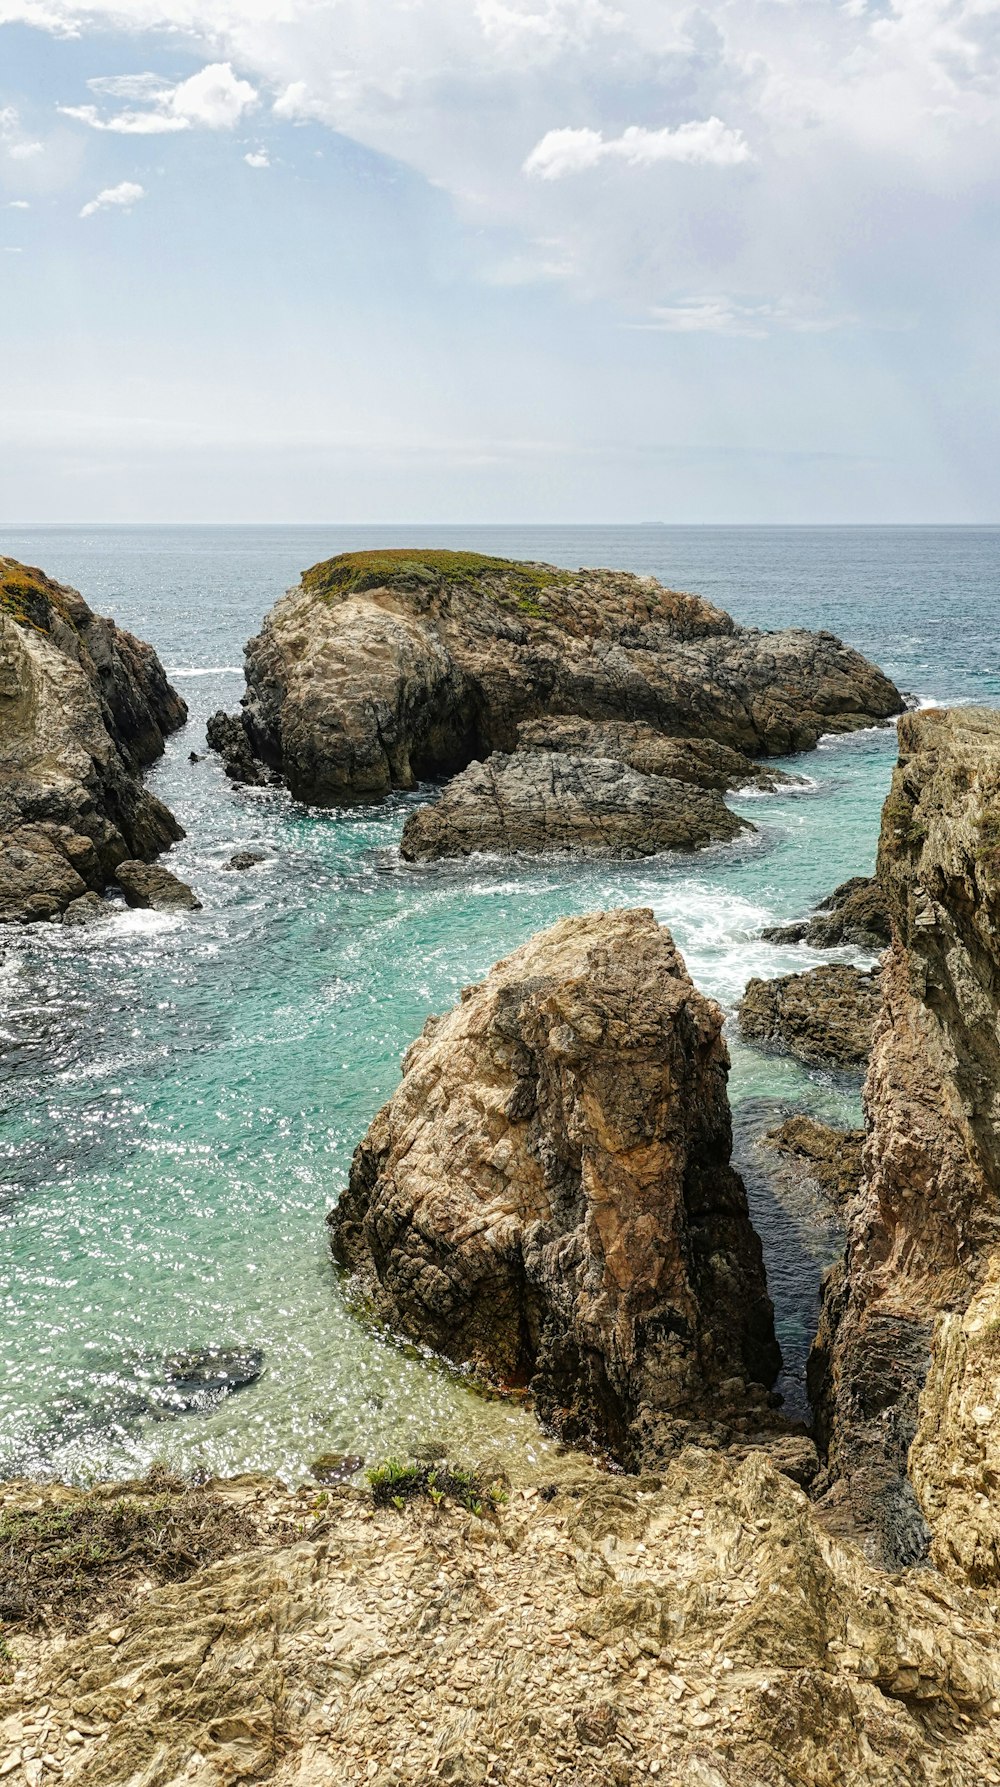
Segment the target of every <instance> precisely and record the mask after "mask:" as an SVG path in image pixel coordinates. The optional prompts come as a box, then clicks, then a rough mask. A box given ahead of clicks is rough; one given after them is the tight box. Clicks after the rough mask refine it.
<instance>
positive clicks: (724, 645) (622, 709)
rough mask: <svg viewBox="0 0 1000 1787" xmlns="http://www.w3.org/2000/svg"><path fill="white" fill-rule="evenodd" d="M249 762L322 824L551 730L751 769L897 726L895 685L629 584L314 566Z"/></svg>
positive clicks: (253, 706)
mask: <svg viewBox="0 0 1000 1787" xmlns="http://www.w3.org/2000/svg"><path fill="white" fill-rule="evenodd" d="M246 674H247V693H246V696H245V698H244V705H243V709H242V712H241V714H240V715H239V717H238V725H239V729H240V732H241V734H242V739H241V738H239V737H237V735H236V734H234V733H232V732H231V730H229V729H227V728H226V727H225V725H224V719H225V717H223V720H220V721H217V722H213V723H212V729H211V737H212V738H213V741H215V742H217V743H218V745H219V746H220V747H221V748H222V750H223V754H224V755H225V756H226V757H227V760H228V761H229V762H230V763H231V764H232V765H233V766H234V768H233V772H232V773H234V774H240V775H242V774H243V773H244V769H243V768H242V767H241V766H245V763H246V751H247V750H249V752H250V754H251V757H252V758H253V759H254V760H256V761H257V762H259V763H262V764H264V765H266V766H267V767H268V768H270V769H272V770H276V771H279V772H280V773H281V775H282V777H283V778H284V780H285V782H286V783H287V785H288V787H289V788H290V790H291V792H292V793H293V794H294V795H295V796H296V797H297V798H298V799H301V800H306V801H310V802H315V803H318V804H320V805H335V804H337V803H339V802H349V801H357V800H371V799H377V798H379V797H381V796H382V795H384V794H386V793H387V792H388V791H389V789H390V788H412V787H413V786H414V785H415V783H416V782H417V781H418V780H421V779H423V778H427V777H441V776H445V775H451V774H454V773H455V772H456V771H458V770H461V769H463V768H465V767H466V765H467V764H469V763H470V762H471V761H472V760H473V759H474V758H482V757H486V756H488V755H489V754H490V752H492V751H505V752H506V751H511V750H513V749H515V747H516V744H517V732H518V727H519V725H520V724H521V723H522V722H524V721H528V720H538V719H540V718H542V717H543V716H551V715H577V716H580V717H582V718H585V719H590V720H597V721H621V720H627V721H639V722H642V723H644V724H646V725H649V726H651V727H652V728H653V729H655V730H656V731H658V732H661V733H665V734H667V735H669V736H670V737H693V738H702V739H711V740H715V741H716V742H718V743H720V744H724V745H727V746H729V747H730V748H732V749H733V750H735V751H737V752H741V753H745V754H747V755H750V756H780V755H782V754H784V753H786V752H789V751H795V750H806V749H809V748H810V747H811V746H813V745H815V744H816V742H817V740H818V739H819V738H820V736H821V735H822V734H823V733H824V732H832V731H850V730H852V729H853V728H855V727H857V726H860V725H870V724H871V722H872V721H873V720H878V719H883V718H887V717H889V716H890V715H892V714H895V713H898V712H899V711H900V710H901V708H902V705H903V702H902V697H901V696H900V694H899V691H898V690H897V689H896V688H895V687H894V685H893V684H892V683H891V682H889V680H888V678H886V677H885V676H883V675H882V673H881V671H879V670H877V669H876V668H875V667H874V666H873V665H871V664H869V663H868V662H867V661H866V660H865V659H864V658H862V657H861V656H860V655H859V654H858V653H857V652H854V651H851V650H849V649H848V648H847V647H845V646H844V645H842V644H841V642H840V641H839V640H837V639H835V638H834V636H833V635H832V634H830V633H808V632H805V631H802V630H800V629H788V630H786V631H784V632H781V633H759V632H757V631H755V630H751V629H747V628H740V627H737V626H736V625H735V624H734V622H733V621H732V619H731V618H730V616H729V615H727V614H723V613H722V612H721V611H720V610H719V609H717V608H713V607H712V605H711V604H710V603H708V602H704V601H702V600H701V599H700V598H699V597H697V596H689V595H682V594H679V593H678V592H677V591H673V590H666V589H664V588H663V587H662V586H661V585H660V584H659V583H657V582H656V581H655V579H653V578H643V577H634V576H631V575H629V574H628V573H625V572H618V571H575V572H569V571H561V570H558V569H557V568H556V567H555V566H552V565H533V564H521V563H517V562H514V561H512V560H505V559H489V558H483V557H481V556H480V555H478V554H475V553H450V552H430V553H425V552H384V553H347V554H344V555H342V556H341V557H340V558H335V559H331V560H329V561H328V562H326V563H324V564H320V565H314V566H313V568H312V569H311V570H310V571H307V572H306V573H305V574H304V575H303V579H302V583H301V584H300V586H299V587H298V588H297V589H294V590H290V591H289V592H288V594H287V595H285V596H283V597H282V598H281V600H280V601H279V602H278V603H276V605H275V607H274V608H273V609H272V610H271V613H270V614H269V615H268V616H267V618H266V620H265V622H264V625H263V627H262V629H261V631H260V633H259V634H258V635H257V637H256V638H255V639H252V640H251V641H250V643H249V644H248V646H247V650H246Z"/></svg>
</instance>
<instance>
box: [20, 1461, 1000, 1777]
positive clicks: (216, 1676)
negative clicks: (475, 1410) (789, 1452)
mask: <svg viewBox="0 0 1000 1787" xmlns="http://www.w3.org/2000/svg"><path fill="white" fill-rule="evenodd" d="M149 1493H150V1494H151V1495H153V1494H158V1495H159V1497H160V1499H161V1502H162V1500H163V1498H164V1491H163V1489H162V1487H160V1488H159V1490H155V1491H154V1490H153V1489H151V1490H150V1491H149ZM198 1493H200V1494H201V1495H202V1496H203V1497H204V1499H205V1502H206V1503H208V1502H209V1501H210V1500H212V1499H213V1498H215V1499H219V1498H222V1499H224V1501H225V1502H226V1504H228V1506H229V1507H231V1508H232V1510H233V1512H234V1514H238V1515H239V1516H240V1517H241V1519H242V1520H243V1521H245V1522H251V1523H253V1525H254V1526H255V1527H256V1529H257V1537H256V1541H255V1542H254V1543H249V1544H248V1543H244V1545H243V1548H242V1549H240V1550H237V1551H234V1552H233V1553H232V1554H231V1555H229V1556H225V1557H223V1558H221V1560H220V1561H219V1562H217V1563H215V1564H213V1565H210V1566H209V1567H208V1568H203V1569H201V1570H199V1571H198V1572H197V1573H196V1574H194V1575H193V1576H190V1577H189V1579H188V1580H187V1581H183V1582H179V1583H172V1582H167V1583H159V1584H157V1585H156V1586H154V1587H152V1588H146V1589H145V1590H144V1591H142V1590H140V1591H139V1592H136V1593H135V1594H134V1595H133V1597H132V1599H131V1601H130V1602H128V1603H127V1604H125V1605H124V1606H120V1607H117V1608H113V1609H111V1610H108V1611H106V1612H104V1613H103V1614H102V1615H101V1616H100V1617H99V1618H98V1619H97V1620H96V1621H95V1622H94V1624H93V1626H92V1628H91V1629H90V1630H89V1631H87V1632H85V1633H83V1634H82V1635H76V1634H71V1635H69V1636H68V1637H67V1635H66V1634H65V1633H64V1632H62V1631H60V1630H55V1631H50V1632H46V1633H44V1634H43V1635H41V1636H35V1635H33V1634H32V1635H28V1636H27V1637H22V1635H21V1634H20V1632H15V1633H14V1634H13V1635H12V1641H13V1648H14V1649H15V1651H16V1652H17V1654H18V1655H19V1656H20V1657H23V1658H24V1661H23V1662H22V1663H21V1665H20V1667H19V1668H18V1671H17V1675H16V1677H15V1679H14V1681H13V1682H12V1683H10V1684H8V1685H5V1686H0V1756H2V1757H4V1758H5V1759H6V1758H7V1757H8V1756H10V1755H12V1754H15V1753H21V1754H23V1751H24V1749H25V1748H27V1749H34V1750H37V1751H38V1752H39V1753H41V1752H42V1751H43V1749H44V1753H45V1754H47V1755H50V1756H51V1757H52V1759H53V1762H54V1763H55V1764H56V1767H55V1768H54V1769H53V1768H50V1767H49V1766H48V1765H46V1767H45V1768H44V1770H43V1774H42V1776H41V1779H43V1780H46V1779H58V1780H65V1781H66V1782H67V1783H69V1784H70V1787H136V1784H137V1783H139V1782H141V1783H142V1784H143V1787H191V1783H192V1782H194V1783H196V1787H221V1784H222V1783H232V1784H233V1787H235V1784H236V1783H239V1782H249V1781H266V1782H268V1783H270V1784H271V1787H359V1784H361V1787H363V1784H364V1783H366V1782H369V1781H371V1782H375V1783H378V1787H390V1784H391V1787H427V1784H428V1783H429V1782H432V1781H442V1782H446V1783H450V1784H451V1787H456V1784H457V1783H466V1784H467V1787H468V1784H470V1783H471V1784H473V1787H487V1784H489V1787H493V1783H499V1782H501V1781H502V1782H503V1783H504V1787H543V1784H544V1783H558V1784H559V1787H635V1784H636V1783H637V1782H640V1781H642V1782H644V1781H647V1780H656V1781H657V1782H658V1783H662V1784H663V1787H988V1784H989V1783H995V1782H997V1781H1000V1733H998V1729H997V1718H996V1713H995V1710H994V1709H995V1706H996V1702H997V1698H998V1696H1000V1662H998V1654H1000V1652H998V1637H1000V1633H998V1629H997V1621H996V1617H995V1614H994V1612H993V1610H992V1609H991V1607H990V1606H989V1604H988V1602H987V1601H986V1599H985V1597H984V1596H982V1595H980V1594H976V1593H974V1592H973V1591H972V1590H970V1589H968V1588H963V1587H960V1586H957V1585H953V1584H950V1583H948V1582H947V1581H945V1580H944V1579H943V1578H942V1577H941V1576H940V1575H938V1574H937V1572H934V1571H913V1572H910V1573H909V1574H908V1575H906V1576H900V1577H887V1576H885V1575H883V1574H881V1573H880V1572H878V1571H877V1570H875V1569H874V1568H873V1567H872V1566H871V1565H870V1564H869V1563H867V1562H866V1561H865V1559H864V1558H863V1557H862V1556H861V1554H860V1553H859V1552H858V1551H857V1550H856V1549H855V1548H854V1547H852V1546H849V1545H844V1544H842V1543H840V1542H839V1541H837V1540H836V1539H834V1538H831V1537H830V1536H829V1535H828V1534H827V1533H826V1532H824V1530H823V1529H822V1527H821V1526H820V1525H819V1523H818V1522H817V1520H816V1518H815V1516H814V1514H813V1512H812V1510H811V1508H810V1506H809V1504H808V1502H807V1501H806V1499H805V1497H804V1496H803V1495H802V1494H801V1493H800V1492H799V1491H798V1490H797V1489H795V1488H794V1486H793V1485H792V1484H791V1483H789V1482H788V1481H787V1479H785V1478H783V1477H780V1476H778V1475H777V1473H776V1472H775V1471H774V1470H773V1469H771V1468H770V1466H769V1465H768V1464H767V1462H766V1460H765V1459H763V1458H762V1457H761V1455H760V1454H756V1455H755V1456H753V1457H751V1458H749V1459H747V1460H746V1461H745V1462H744V1463H742V1464H739V1465H736V1466H734V1465H733V1464H732V1463H731V1462H730V1461H728V1460H726V1459H725V1458H722V1457H720V1456H719V1455H717V1454H711V1453H709V1452H705V1451H700V1450H696V1449H694V1448H690V1449H688V1450H687V1451H685V1452H684V1453H683V1455H682V1456H681V1457H680V1458H679V1459H678V1460H677V1461H676V1463H674V1464H673V1465H672V1466H671V1467H670V1469H669V1471H668V1472H667V1474H666V1476H665V1477H664V1479H663V1480H662V1481H660V1480H658V1479H656V1478H651V1477H646V1478H640V1479H638V1480H636V1479H630V1478H617V1479H613V1478H612V1479H609V1478H607V1477H602V1476H599V1475H598V1474H596V1473H594V1472H592V1471H591V1472H587V1471H585V1470H584V1469H583V1468H581V1467H577V1469H576V1470H575V1472H573V1473H572V1474H567V1475H564V1476H563V1477H562V1478H559V1479H556V1480H554V1481H553V1482H551V1483H547V1484H545V1485H544V1486H543V1487H542V1489H541V1491H540V1492H539V1490H538V1489H537V1488H535V1489H515V1490H514V1491H513V1493H512V1495H511V1498H510V1500H509V1502H508V1503H507V1504H506V1505H505V1506H504V1507H502V1508H501V1509H500V1511H499V1512H498V1514H497V1515H496V1517H495V1518H494V1519H491V1520H476V1519H474V1518H472V1517H471V1516H469V1515H468V1514H465V1513H463V1512H462V1511H461V1509H459V1508H457V1507H455V1506H454V1505H446V1506H445V1507H443V1508H441V1509H439V1510H438V1509H434V1508H432V1507H431V1506H430V1505H429V1504H427V1503H417V1504H412V1505H408V1506H407V1507H406V1508H405V1509H404V1510H402V1511H397V1510H396V1509H395V1508H394V1507H389V1508H382V1509H373V1508H372V1505H371V1501H370V1498H368V1497H367V1496H365V1495H364V1494H362V1493H359V1492H358V1491H356V1490H354V1489H352V1488H348V1487H345V1486H341V1487H335V1488H333V1489H332V1490H329V1491H327V1492H325V1493H320V1492H318V1489H317V1486H316V1485H315V1484H314V1485H312V1486H311V1487H310V1488H308V1489H306V1490H304V1491H303V1492H301V1494H299V1495H295V1494H292V1493H288V1492H283V1491H281V1490H280V1489H279V1488H278V1487H277V1486H276V1485H272V1484H268V1483H265V1482H263V1481H262V1480H261V1479H257V1480H253V1479H249V1480H248V1479H243V1480H242V1481H238V1482H235V1483H232V1484H210V1485H208V1486H207V1487H206V1488H205V1489H204V1490H202V1491H200V1492H198ZM189 1494H190V1492H189ZM3 1496H4V1501H3V1513H4V1514H5V1515H6V1514H7V1512H8V1510H9V1508H10V1507H11V1506H12V1505H13V1506H17V1505H19V1504H20V1505H24V1503H25V1502H28V1503H29V1504H30V1505H33V1506H41V1507H42V1508H45V1507H50V1506H51V1507H53V1508H58V1509H59V1510H62V1511H65V1509H66V1508H67V1506H71V1505H72V1498H73V1496H74V1492H73V1491H67V1490H58V1489H52V1488H49V1489H46V1490H41V1491H40V1490H38V1489H37V1487H36V1488H30V1487H28V1486H19V1485H11V1486H5V1488H4V1491H3ZM168 1499H169V1497H168ZM60 1771H61V1772H60ZM11 1778H12V1779H13V1780H14V1781H15V1782H17V1783H18V1787H20V1783H21V1782H22V1780H26V1778H27V1777H26V1776H25V1775H24V1773H23V1770H22V1771H20V1772H18V1771H17V1770H16V1769H15V1772H14V1773H13V1775H12V1777H11Z"/></svg>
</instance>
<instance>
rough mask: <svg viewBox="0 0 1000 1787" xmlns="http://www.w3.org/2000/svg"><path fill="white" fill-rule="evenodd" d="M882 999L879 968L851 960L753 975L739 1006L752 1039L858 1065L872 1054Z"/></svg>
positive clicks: (805, 1057)
mask: <svg viewBox="0 0 1000 1787" xmlns="http://www.w3.org/2000/svg"><path fill="white" fill-rule="evenodd" d="M880 1001H881V977H880V973H879V971H878V970H877V969H873V970H871V971H870V972H865V971H864V970H863V969H861V968H851V967H848V966H847V965H846V964H845V963H841V962H831V963H830V965H829V966H828V967H822V968H809V969H807V970H806V971H805V973H803V974H782V975H780V976H779V977H778V978H777V979H776V980H751V981H748V982H747V988H746V992H745V993H744V995H743V998H742V999H741V1001H740V1005H739V1023H740V1030H741V1032H742V1034H743V1036H744V1037H745V1038H746V1040H747V1042H753V1043H762V1044H764V1045H766V1046H767V1047H769V1048H774V1049H780V1050H783V1051H787V1052H788V1053H789V1054H791V1055H797V1056H798V1058H799V1060H800V1061H809V1062H828V1063H829V1064H830V1065H832V1066H834V1067H845V1068H856V1067H860V1066H862V1065H863V1064H864V1063H865V1062H866V1061H867V1059H868V1055H869V1051H870V1049H871V1043H872V1033H873V1030H874V1027H875V1020H876V1018H877V1016H878V1012H879V1005H880Z"/></svg>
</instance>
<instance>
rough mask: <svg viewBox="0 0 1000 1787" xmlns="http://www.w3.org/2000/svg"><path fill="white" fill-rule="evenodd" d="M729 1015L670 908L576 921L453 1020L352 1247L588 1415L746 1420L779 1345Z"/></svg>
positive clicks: (392, 1284)
mask: <svg viewBox="0 0 1000 1787" xmlns="http://www.w3.org/2000/svg"><path fill="white" fill-rule="evenodd" d="M721 1031H722V1014H721V1012H720V1011H719V1009H718V1007H717V1006H716V1005H714V1004H713V1003H712V1002H711V1001H710V1000H707V999H705V998H703V997H702V995H701V994H700V993H699V992H698V991H697V989H696V988H695V987H694V986H693V985H692V983H691V981H690V979H689V978H688V975H687V972H686V970H685V967H684V963H683V961H682V960H681V957H680V956H679V955H678V953H677V951H676V949H675V948H674V945H673V943H672V941H671V938H670V936H669V933H668V932H667V931H665V930H663V929H662V928H661V927H660V926H658V925H657V924H656V922H655V920H654V918H653V915H652V913H651V912H645V911H633V912H629V911H619V912H603V913H594V914H591V915H589V916H588V917H584V918H569V919H563V920H562V921H561V922H560V923H559V924H556V925H554V926H553V927H552V928H551V930H548V931H545V932H542V933H541V934H540V935H539V936H537V937H534V938H532V940H531V941H530V942H529V943H527V944H525V945H524V946H523V947H522V948H521V949H519V950H516V951H515V953H514V954H513V955H512V956H509V957H508V958H507V959H506V960H505V961H503V962H499V963H498V964H497V965H496V967H495V968H493V969H492V970H491V972H490V974H489V975H488V976H487V978H486V980H485V981H483V982H482V983H481V984H480V985H479V986H477V987H472V988H469V989H467V990H466V992H465V993H464V994H463V997H462V1001H461V1003H460V1004H459V1005H458V1006H457V1007H456V1008H455V1009H454V1010H453V1011H451V1012H449V1013H447V1014H446V1015H445V1016H444V1017H440V1018H432V1019H430V1020H429V1022H428V1024H427V1025H426V1026H425V1029H424V1033H423V1035H422V1037H421V1038H420V1039H419V1041H418V1042H416V1043H415V1044H414V1045H413V1047H412V1048H411V1049H410V1051H409V1052H408V1054H407V1056H406V1058H405V1060H404V1063H403V1078H402V1081H401V1083H400V1086H399V1088H398V1090H397V1092H396V1093H395V1094H394V1096H393V1097H392V1098H391V1099H390V1101H389V1103H388V1104H387V1105H385V1106H384V1107H383V1109H382V1111H381V1112H380V1113H379V1115H378V1117H377V1118H376V1119H375V1121H374V1123H373V1124H372V1126H371V1129H370V1130H369V1132H368V1134H367V1136H366V1137H365V1139H364V1141H363V1142H362V1143H361V1145H360V1147H359V1148H358V1150H357V1152H356V1154H355V1156H354V1162H353V1165H352V1168H351V1176H350V1184H349V1186H348V1188H347V1190H346V1191H345V1192H344V1193H343V1195H342V1197H341V1200H340V1203H339V1204H338V1206H337V1208H336V1209H335V1210H334V1212H333V1214H332V1216H331V1218H330V1233H331V1241H332V1246H333V1251H334V1255H335V1257H336V1258H337V1259H338V1260H339V1261H340V1262H341V1263H342V1264H343V1265H345V1266H348V1267H349V1268H350V1269H351V1270H352V1271H353V1272H354V1273H355V1274H356V1275H357V1278H358V1281H359V1286H360V1288H361V1289H362V1290H363V1292H364V1294H365V1295H366V1297H367V1298H368V1299H369V1300H370V1303H371V1305H372V1307H373V1309H374V1310H375V1312H376V1313H377V1314H378V1315H379V1316H381V1317H382V1318H384V1319H386V1320H387V1321H389V1322H390V1323H392V1324H393V1326H395V1327H397V1328H401V1329H403V1330H405V1331H406V1332H407V1333H409V1334H412V1335H414V1336H416V1337H417V1338H418V1339H420V1340H422V1341H425V1342H427V1343H428V1344H429V1345H430V1346H432V1347H433V1348H434V1349H435V1350H436V1351H438V1352H441V1353H444V1354H445V1355H446V1356H447V1357H449V1358H451V1359H454V1360H456V1361H459V1362H461V1363H462V1364H466V1365H469V1366H471V1367H472V1368H473V1369H474V1370H475V1371H477V1372H479V1373H481V1374H483V1375H485V1376H487V1377H490V1378H493V1379H498V1380H500V1381H502V1382H504V1383H507V1384H513V1385H517V1384H527V1385H529V1386H530V1388H531V1390H532V1391H533V1393H534V1395H535V1398H536V1400H537V1404H538V1407H539V1408H540V1410H541V1412H542V1414H543V1416H544V1417H545V1418H546V1419H548V1420H550V1421H551V1422H553V1423H554V1424H555V1425H556V1426H557V1427H559V1428H560V1429H561V1431H563V1432H564V1433H565V1434H567V1435H570V1436H576V1437H590V1438H594V1439H597V1440H598V1441H600V1442H601V1443H602V1444H606V1445H610V1446H611V1447H612V1448H613V1449H614V1450H615V1451H616V1452H617V1453H618V1454H619V1455H620V1456H622V1457H626V1458H627V1457H634V1456H636V1455H638V1456H642V1457H646V1458H649V1457H654V1456H658V1455H661V1454H662V1453H663V1451H664V1450H667V1451H669V1449H670V1447H671V1446H672V1445H673V1444H675V1443H676V1440H677V1438H678V1437H679V1436H680V1435H682V1434H683V1433H684V1432H685V1430H686V1429H687V1428H688V1427H689V1426H690V1424H691V1423H692V1422H700V1423H701V1424H702V1426H704V1425H705V1424H706V1423H707V1424H709V1425H711V1424H712V1423H714V1422H716V1421H717V1422H718V1423H719V1424H720V1430H721V1429H722V1428H724V1427H725V1424H726V1422H727V1421H728V1422H729V1423H730V1426H731V1427H733V1428H734V1429H735V1430H740V1431H746V1430H747V1427H746V1423H747V1419H748V1410H754V1409H757V1410H759V1409H760V1408H762V1407H763V1406H764V1405H765V1403H766V1397H765V1391H764V1388H763V1386H766V1385H769V1384H770V1383H771V1382H773V1379H774V1376H775V1373H776V1371H777V1369H778V1364H779V1356H778V1350H777V1346H776V1344H775V1340H774V1331H773V1325H772V1315H771V1305H770V1302H769V1300H768V1297H767V1293H766V1289H765V1284H764V1272H763V1266H762V1261H761V1250H760V1244H759V1242H758V1240H757V1237H756V1235H755V1234H754V1232H753V1229H752V1227H751V1224H750V1220H749V1216H748V1214H747V1206H746V1196H745V1193H744V1190H743V1186H742V1184H741V1182H740V1180H739V1178H738V1177H737V1175H736V1174H735V1173H734V1172H733V1171H732V1169H731V1167H730V1165H729V1155H730V1145H731V1130H730V1119H729V1107H728V1101H727V1098H726V1077H727V1072H728V1055H727V1052H726V1047H725V1043H724V1042H723V1040H722V1034H721ZM741 1423H742V1426H741Z"/></svg>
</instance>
